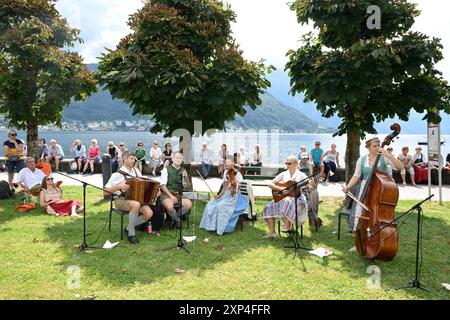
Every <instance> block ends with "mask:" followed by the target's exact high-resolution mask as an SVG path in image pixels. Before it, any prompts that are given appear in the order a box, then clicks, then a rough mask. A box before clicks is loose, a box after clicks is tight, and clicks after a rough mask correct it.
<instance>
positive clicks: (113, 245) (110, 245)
mask: <svg viewBox="0 0 450 320" xmlns="http://www.w3.org/2000/svg"><path fill="white" fill-rule="evenodd" d="M118 244H119V243H118V242H115V243H111V242H109V240H106V242H105V244H104V245H103V249H112V248H114V247H115V246H117V245H118Z"/></svg>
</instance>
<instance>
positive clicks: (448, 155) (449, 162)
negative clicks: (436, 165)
mask: <svg viewBox="0 0 450 320" xmlns="http://www.w3.org/2000/svg"><path fill="white" fill-rule="evenodd" d="M445 161H446V164H445V165H446V166H447V168H448V170H450V153H449V154H447V159H446V160H445Z"/></svg>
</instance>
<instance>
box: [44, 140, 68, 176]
mask: <svg viewBox="0 0 450 320" xmlns="http://www.w3.org/2000/svg"><path fill="white" fill-rule="evenodd" d="M46 160H47V162H48V163H51V162H52V160H53V161H55V170H56V171H59V163H60V162H61V161H62V160H64V151H63V149H62V147H61V146H60V145H59V144H57V143H56V140H55V139H52V140H50V148H49V150H48V155H47V159H46Z"/></svg>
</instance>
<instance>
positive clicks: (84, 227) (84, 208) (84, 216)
mask: <svg viewBox="0 0 450 320" xmlns="http://www.w3.org/2000/svg"><path fill="white" fill-rule="evenodd" d="M56 173H58V174H60V175H62V176H64V177H67V178H70V179H72V180H75V181H78V182H80V183H82V184H83V243H82V244H81V245H80V251H79V252H78V254H80V253H81V252H83V251H84V250H87V249H102V248H99V247H93V246H89V245H88V243H87V241H86V187H87V186H91V187H94V188H96V189H99V190H102V191H104V192H108V191H106V190H105V189H103V188H99V187H97V186H94V185H93V184H90V183H87V182H86V181H83V180H79V179H76V178H74V177H72V176H69V175H67V174H65V173H62V172H60V171H57V172H56ZM108 193H111V192H108Z"/></svg>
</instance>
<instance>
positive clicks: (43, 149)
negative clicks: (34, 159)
mask: <svg viewBox="0 0 450 320" xmlns="http://www.w3.org/2000/svg"><path fill="white" fill-rule="evenodd" d="M47 156H48V145H47V143H46V142H45V139H44V138H42V139H39V151H38V162H44V161H45V159H46V158H47Z"/></svg>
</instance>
